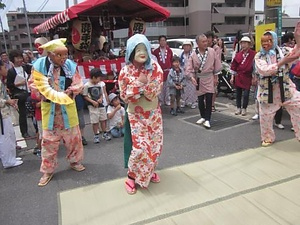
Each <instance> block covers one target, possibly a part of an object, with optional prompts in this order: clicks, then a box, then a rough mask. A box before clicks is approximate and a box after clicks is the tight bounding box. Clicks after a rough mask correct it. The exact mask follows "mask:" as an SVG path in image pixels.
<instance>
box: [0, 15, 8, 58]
mask: <svg viewBox="0 0 300 225" xmlns="http://www.w3.org/2000/svg"><path fill="white" fill-rule="evenodd" d="M0 25H1V30H2V35H3V42H4V46H5V52H6V53H8V51H7V44H6V39H5V30H4V29H3V24H2V19H1V16H0Z"/></svg>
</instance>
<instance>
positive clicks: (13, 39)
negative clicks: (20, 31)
mask: <svg viewBox="0 0 300 225" xmlns="http://www.w3.org/2000/svg"><path fill="white" fill-rule="evenodd" d="M10 40H11V41H17V40H18V37H16V36H14V35H11V36H10Z"/></svg>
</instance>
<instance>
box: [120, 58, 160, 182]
mask: <svg viewBox="0 0 300 225" xmlns="http://www.w3.org/2000/svg"><path fill="white" fill-rule="evenodd" d="M151 64H152V67H153V70H146V69H145V68H143V69H141V70H138V69H136V68H135V66H134V65H133V64H131V63H130V64H128V65H126V66H125V67H123V69H122V70H121V72H120V75H119V86H120V97H121V98H122V99H123V100H124V101H125V102H126V103H128V108H127V112H128V119H129V123H130V128H131V136H132V150H131V154H130V157H129V161H128V176H129V177H131V178H133V179H135V182H136V183H137V184H139V185H140V186H141V187H147V186H148V185H149V182H150V179H151V177H152V175H153V172H154V170H155V168H156V165H157V163H158V158H159V156H160V154H161V151H162V145H163V126H162V113H161V109H160V106H159V104H158V95H159V94H160V92H161V87H162V77H163V72H162V70H161V68H160V66H159V65H158V64H157V63H156V62H154V61H151ZM140 73H144V74H147V76H148V78H149V80H150V81H149V83H148V84H146V85H145V84H143V83H141V82H139V81H138V80H137V79H138V77H139V74H140ZM141 93H143V94H141Z"/></svg>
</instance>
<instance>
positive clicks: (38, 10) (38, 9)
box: [36, 0, 47, 12]
mask: <svg viewBox="0 0 300 225" xmlns="http://www.w3.org/2000/svg"><path fill="white" fill-rule="evenodd" d="M46 1H47V0H44V1H43V3H42V4H41V5H40V6H39V7H38V8H37V10H36V12H40V11H41V10H40V9H41V8H42V7H43V5H44V4H45V3H46Z"/></svg>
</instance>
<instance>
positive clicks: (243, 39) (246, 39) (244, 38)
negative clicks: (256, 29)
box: [240, 36, 251, 43]
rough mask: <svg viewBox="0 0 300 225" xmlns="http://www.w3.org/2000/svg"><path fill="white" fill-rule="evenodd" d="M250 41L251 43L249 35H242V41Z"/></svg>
mask: <svg viewBox="0 0 300 225" xmlns="http://www.w3.org/2000/svg"><path fill="white" fill-rule="evenodd" d="M243 41H244V42H249V43H251V40H250V38H249V37H247V36H245V37H242V39H241V40H240V42H243Z"/></svg>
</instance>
